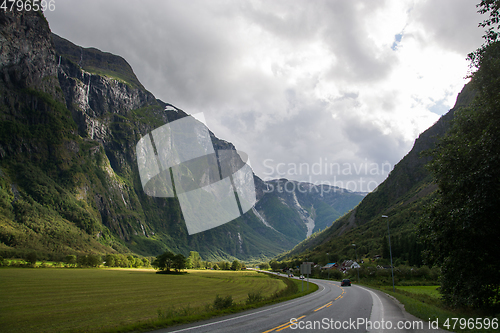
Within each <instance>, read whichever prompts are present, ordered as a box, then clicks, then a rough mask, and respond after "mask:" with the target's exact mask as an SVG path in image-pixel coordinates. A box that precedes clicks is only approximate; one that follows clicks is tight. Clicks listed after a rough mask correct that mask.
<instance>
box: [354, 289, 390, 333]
mask: <svg viewBox="0 0 500 333" xmlns="http://www.w3.org/2000/svg"><path fill="white" fill-rule="evenodd" d="M357 287H359V288H361V289H364V290H366V291H368V292H369V293H370V295H371V296H372V301H373V302H372V311H371V313H370V322H372V323H373V322H381V321H382V319H383V318H384V305H383V304H382V301H381V300H380V297H378V295H377V294H375V293H374V292H373V291H371V290H369V289H366V288H363V287H361V286H357ZM368 332H383V330H380V329H379V330H375V329H374V330H368Z"/></svg>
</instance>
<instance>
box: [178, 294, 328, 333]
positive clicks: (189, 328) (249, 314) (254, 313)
mask: <svg viewBox="0 0 500 333" xmlns="http://www.w3.org/2000/svg"><path fill="white" fill-rule="evenodd" d="M321 287H323V289H322V290H320V291H319V293H318V294H321V293H322V292H323V291H325V287H324V286H321ZM318 294H315V295H314V296H315V297H316V296H317V295H318ZM310 295H311V296H312V294H310ZM307 296H309V295H307ZM307 296H304V297H307ZM303 300H304V299H303V298H302V297H300V298H299V299H298V300H296V301H294V302H291V303H287V304H282V305H279V306H276V307H274V308H275V309H278V308H281V307H283V306H288V305H291V304H294V303H297V302H298V301H303ZM268 310H269V309H266V310H261V311H257V312H252V313H247V314H246V315H242V316H238V317H233V318H229V319H224V320H219V321H214V322H213V323H208V324H203V325H198V326H193V327H188V328H183V329H181V330H177V331H172V332H171V333H177V332H184V331H190V330H194V329H197V328H201V327H206V326H211V325H215V324H220V323H224V322H227V321H231V320H235V319H239V318H244V317H248V316H253V315H256V314H259V313H261V312H266V311H268Z"/></svg>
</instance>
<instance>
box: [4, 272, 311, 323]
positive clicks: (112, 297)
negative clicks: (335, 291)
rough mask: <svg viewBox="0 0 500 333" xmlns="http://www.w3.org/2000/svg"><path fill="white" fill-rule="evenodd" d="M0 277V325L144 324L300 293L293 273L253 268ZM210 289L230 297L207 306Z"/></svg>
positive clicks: (213, 293)
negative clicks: (228, 300)
mask: <svg viewBox="0 0 500 333" xmlns="http://www.w3.org/2000/svg"><path fill="white" fill-rule="evenodd" d="M0 280H1V281H2V283H1V284H0V322H1V323H2V325H1V326H2V332H40V331H44V332H81V331H92V332H99V331H106V332H109V331H114V332H125V331H130V330H135V331H145V330H151V329H154V328H160V327H165V326H168V325H174V324H179V323H187V322H192V321H197V320H202V319H208V318H210V317H213V316H218V315H223V314H227V313H234V312H238V311H242V310H245V309H250V308H255V307H258V306H262V305H265V304H270V303H274V302H278V301H283V300H287V299H291V298H294V297H298V296H302V295H304V294H306V293H300V292H298V291H299V290H300V285H299V283H300V281H295V280H289V279H287V278H278V277H275V276H273V275H268V274H264V273H257V272H253V271H240V272H230V271H189V274H186V275H183V276H179V275H160V274H155V271H154V270H150V269H149V270H148V269H143V270H141V269H62V268H60V269H58V268H54V269H38V268H37V269H29V268H3V269H0ZM311 286H313V285H311ZM311 286H310V288H309V289H310V290H309V292H312V291H314V289H315V288H313V287H311ZM316 289H317V286H316ZM250 294H251V295H252V297H249V295H250ZM217 295H219V297H220V298H227V297H230V298H231V300H232V301H231V305H230V306H228V307H227V308H224V306H223V307H217V308H216V307H214V300H215V298H216V296H217ZM249 299H250V301H248V300H249Z"/></svg>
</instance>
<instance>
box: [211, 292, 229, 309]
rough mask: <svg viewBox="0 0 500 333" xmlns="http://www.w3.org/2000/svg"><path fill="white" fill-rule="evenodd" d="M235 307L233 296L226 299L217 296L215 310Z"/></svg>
mask: <svg viewBox="0 0 500 333" xmlns="http://www.w3.org/2000/svg"><path fill="white" fill-rule="evenodd" d="M232 306H233V296H231V295H228V296H226V297H221V296H219V295H217V296H215V300H214V305H213V307H214V309H215V310H223V309H227V308H230V307H232Z"/></svg>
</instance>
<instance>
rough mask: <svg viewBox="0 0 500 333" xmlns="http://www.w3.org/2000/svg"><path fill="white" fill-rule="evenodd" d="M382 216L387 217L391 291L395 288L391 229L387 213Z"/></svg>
mask: <svg viewBox="0 0 500 333" xmlns="http://www.w3.org/2000/svg"><path fill="white" fill-rule="evenodd" d="M382 217H383V218H386V219H387V234H388V235H389V254H390V256H391V272H392V291H393V292H395V291H396V288H395V287H394V266H393V265H392V248H391V231H390V229H389V219H388V216H387V215H382Z"/></svg>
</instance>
